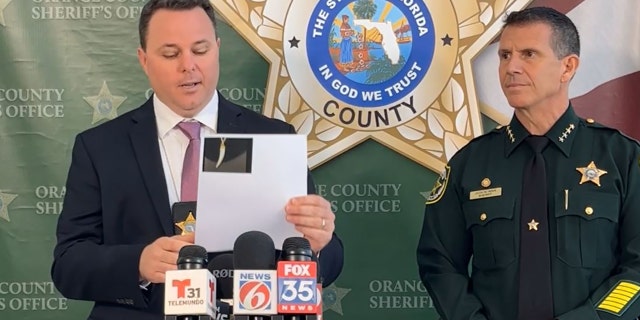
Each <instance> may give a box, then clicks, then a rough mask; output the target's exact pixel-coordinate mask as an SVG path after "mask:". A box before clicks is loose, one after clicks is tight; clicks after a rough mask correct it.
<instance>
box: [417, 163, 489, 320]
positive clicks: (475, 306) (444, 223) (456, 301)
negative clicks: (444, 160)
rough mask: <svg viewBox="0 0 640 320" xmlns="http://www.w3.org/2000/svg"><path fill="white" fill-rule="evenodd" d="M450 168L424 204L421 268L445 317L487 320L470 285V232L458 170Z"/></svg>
mask: <svg viewBox="0 0 640 320" xmlns="http://www.w3.org/2000/svg"><path fill="white" fill-rule="evenodd" d="M449 171H450V170H449V167H448V166H447V167H446V169H445V171H444V172H443V173H442V174H441V176H440V178H438V180H437V181H436V184H435V186H434V187H433V189H432V191H431V195H430V196H429V198H428V200H427V204H426V205H425V210H424V221H423V225H422V234H421V236H420V240H419V242H418V250H417V260H418V271H419V273H420V278H421V279H422V282H423V283H424V285H425V287H426V288H427V291H428V292H429V295H430V296H431V298H432V300H433V302H434V305H435V307H436V310H437V311H438V313H439V314H440V317H441V319H442V320H468V319H474V320H484V319H487V318H486V316H485V315H484V314H483V310H482V309H483V306H482V304H481V302H480V300H478V298H477V297H476V296H475V295H474V294H473V293H471V289H470V288H471V283H470V278H469V273H468V265H469V260H470V257H471V254H472V244H471V235H470V234H469V233H468V232H467V229H466V225H465V220H464V215H463V211H462V207H461V205H460V203H461V198H460V195H459V191H458V190H457V186H456V183H455V180H456V179H455V172H449ZM450 174H451V175H453V176H454V177H449V175H450ZM450 178H453V179H450Z"/></svg>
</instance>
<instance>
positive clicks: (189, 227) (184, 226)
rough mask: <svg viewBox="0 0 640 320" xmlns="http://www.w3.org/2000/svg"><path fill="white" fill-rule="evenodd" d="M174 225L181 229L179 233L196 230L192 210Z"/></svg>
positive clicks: (188, 232)
mask: <svg viewBox="0 0 640 320" xmlns="http://www.w3.org/2000/svg"><path fill="white" fill-rule="evenodd" d="M176 227H178V228H180V230H182V233H181V234H180V235H183V236H184V235H186V234H190V233H194V232H196V218H194V217H193V212H191V211H189V216H187V219H185V220H184V221H181V222H178V223H176Z"/></svg>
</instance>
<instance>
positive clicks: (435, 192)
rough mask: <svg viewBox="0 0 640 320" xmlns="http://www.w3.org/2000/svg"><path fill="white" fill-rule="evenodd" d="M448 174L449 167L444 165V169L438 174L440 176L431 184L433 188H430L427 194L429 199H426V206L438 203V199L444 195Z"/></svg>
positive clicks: (449, 171)
mask: <svg viewBox="0 0 640 320" xmlns="http://www.w3.org/2000/svg"><path fill="white" fill-rule="evenodd" d="M450 173H451V167H449V165H446V166H445V167H444V170H443V171H442V172H441V173H440V176H439V177H438V179H437V180H436V182H435V183H434V184H433V188H431V193H430V194H429V197H427V202H426V204H433V203H436V202H438V201H440V199H442V196H443V195H444V192H445V190H446V189H447V183H448V182H449V174H450Z"/></svg>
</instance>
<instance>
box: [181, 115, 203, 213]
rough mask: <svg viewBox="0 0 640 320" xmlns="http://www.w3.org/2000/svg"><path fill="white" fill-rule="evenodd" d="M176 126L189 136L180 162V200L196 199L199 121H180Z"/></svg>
mask: <svg viewBox="0 0 640 320" xmlns="http://www.w3.org/2000/svg"><path fill="white" fill-rule="evenodd" d="M178 128H180V130H182V132H184V134H185V135H186V136H187V138H189V145H188V146H187V152H186V153H185V154H184V163H183V164H182V184H181V186H180V201H196V198H197V196H198V163H199V162H200V122H198V121H191V122H180V123H178Z"/></svg>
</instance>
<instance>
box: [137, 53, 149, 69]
mask: <svg viewBox="0 0 640 320" xmlns="http://www.w3.org/2000/svg"><path fill="white" fill-rule="evenodd" d="M138 62H139V63H140V66H141V67H142V70H144V73H145V74H146V75H147V76H148V75H149V74H148V73H147V52H146V51H144V49H142V47H140V48H138Z"/></svg>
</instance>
